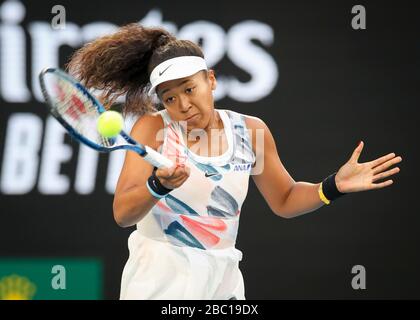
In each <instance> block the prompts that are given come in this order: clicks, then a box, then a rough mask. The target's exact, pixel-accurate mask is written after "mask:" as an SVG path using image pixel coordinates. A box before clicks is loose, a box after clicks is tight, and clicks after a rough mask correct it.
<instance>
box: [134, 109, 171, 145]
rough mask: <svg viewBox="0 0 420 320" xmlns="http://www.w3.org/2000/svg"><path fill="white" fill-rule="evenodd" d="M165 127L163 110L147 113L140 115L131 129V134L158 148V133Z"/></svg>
mask: <svg viewBox="0 0 420 320" xmlns="http://www.w3.org/2000/svg"><path fill="white" fill-rule="evenodd" d="M163 128H164V121H163V117H162V115H161V112H159V111H158V112H153V113H146V114H144V115H141V116H139V117H138V119H137V120H136V122H135V123H134V125H133V128H132V129H131V136H132V137H133V138H134V139H135V140H136V141H137V142H140V143H142V144H147V145H148V146H150V147H152V148H154V149H156V148H157V147H158V146H159V143H158V139H157V137H158V135H159V134H160V132H161V130H162V129H163Z"/></svg>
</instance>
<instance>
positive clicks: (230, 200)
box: [120, 110, 255, 300]
mask: <svg viewBox="0 0 420 320" xmlns="http://www.w3.org/2000/svg"><path fill="white" fill-rule="evenodd" d="M217 111H218V112H219V115H220V117H221V119H222V121H223V125H224V131H225V134H226V138H227V141H228V148H227V151H226V152H225V153H223V154H222V155H220V156H217V157H203V156H199V155H197V154H195V153H192V152H191V151H190V150H189V149H188V148H187V147H186V145H187V144H186V143H184V139H183V134H182V130H184V129H183V128H182V127H181V125H180V124H179V123H178V122H175V121H172V120H171V119H170V117H169V115H168V113H167V112H166V110H162V111H159V114H160V115H161V116H162V118H163V120H164V137H163V139H164V141H163V145H162V150H161V152H162V154H164V155H165V156H167V157H168V158H170V159H172V160H174V161H175V160H176V161H178V162H183V163H185V164H186V165H187V166H189V167H190V169H191V172H190V176H189V178H188V179H187V180H186V181H185V183H184V184H183V185H182V186H181V187H179V188H177V189H174V190H173V191H172V192H170V193H169V194H168V195H167V196H166V197H165V198H163V199H161V200H160V201H159V202H157V204H156V205H155V206H154V207H153V208H152V209H151V211H150V212H149V213H148V214H147V215H146V216H145V217H144V218H143V219H142V220H141V221H140V222H139V223H138V224H137V229H136V230H135V231H133V233H132V234H131V235H130V237H129V239H128V248H129V252H130V253H129V259H128V261H127V263H126V265H125V267H124V270H123V274H122V280H121V294H120V298H121V299H162V300H167V299H174V300H178V299H180V300H181V299H191V300H211V299H213V300H224V299H238V300H243V299H245V292H244V281H243V277H242V273H241V271H240V270H239V261H241V260H242V252H241V251H240V250H238V249H236V248H235V242H236V236H237V233H238V227H239V217H240V213H241V206H242V203H243V202H244V200H245V197H246V194H247V192H248V182H249V175H250V172H251V167H252V164H253V163H254V161H255V155H254V152H253V150H252V143H251V141H250V137H249V135H248V131H247V128H246V125H245V119H244V117H243V115H241V114H239V113H237V112H233V111H228V110H217ZM230 166H232V168H233V169H232V170H230V171H229V172H227V173H223V174H220V172H225V171H226V168H228V167H230Z"/></svg>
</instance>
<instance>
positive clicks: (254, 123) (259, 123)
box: [224, 109, 266, 129]
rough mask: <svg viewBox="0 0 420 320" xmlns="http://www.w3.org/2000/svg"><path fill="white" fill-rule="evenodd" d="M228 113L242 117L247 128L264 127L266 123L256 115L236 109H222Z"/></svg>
mask: <svg viewBox="0 0 420 320" xmlns="http://www.w3.org/2000/svg"><path fill="white" fill-rule="evenodd" d="M224 110H225V111H227V112H228V113H231V114H235V115H236V116H237V117H240V118H242V120H243V121H244V122H245V125H246V127H247V128H248V129H264V128H265V127H266V124H265V123H264V121H263V120H261V119H260V118H258V117H256V116H252V115H249V114H245V113H241V112H238V111H233V110H228V109H224Z"/></svg>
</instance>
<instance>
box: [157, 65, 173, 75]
mask: <svg viewBox="0 0 420 320" xmlns="http://www.w3.org/2000/svg"><path fill="white" fill-rule="evenodd" d="M171 66H172V65H171V64H170V65H169V66H167V67H166V68H165V69H163V70H162V71H159V77H160V76H161V75H162V74H163V73H164V72H165V71H166V70H168V69H169V67H171Z"/></svg>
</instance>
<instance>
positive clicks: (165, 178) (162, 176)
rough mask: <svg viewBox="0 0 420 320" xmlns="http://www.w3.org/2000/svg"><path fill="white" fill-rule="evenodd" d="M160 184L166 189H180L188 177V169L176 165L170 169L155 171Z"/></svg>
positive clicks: (181, 165) (182, 165)
mask: <svg viewBox="0 0 420 320" xmlns="http://www.w3.org/2000/svg"><path fill="white" fill-rule="evenodd" d="M156 176H157V177H158V179H159V181H160V183H161V184H162V185H163V186H164V187H165V188H168V189H175V188H178V187H180V186H181V185H182V184H183V183H184V182H185V181H186V180H187V179H188V177H189V176H190V168H189V167H186V166H185V165H184V164H176V165H173V166H172V167H170V168H166V167H162V168H159V169H157V170H156Z"/></svg>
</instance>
